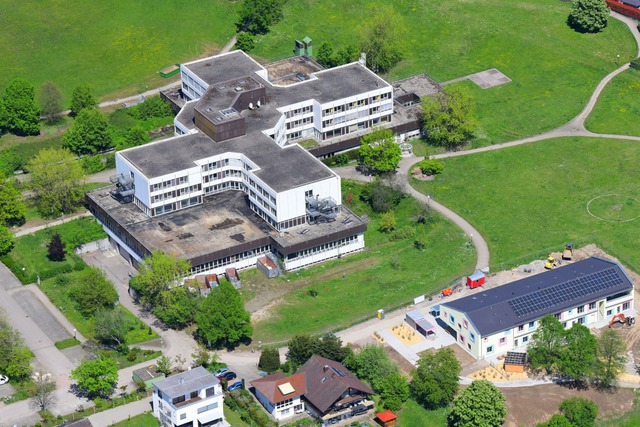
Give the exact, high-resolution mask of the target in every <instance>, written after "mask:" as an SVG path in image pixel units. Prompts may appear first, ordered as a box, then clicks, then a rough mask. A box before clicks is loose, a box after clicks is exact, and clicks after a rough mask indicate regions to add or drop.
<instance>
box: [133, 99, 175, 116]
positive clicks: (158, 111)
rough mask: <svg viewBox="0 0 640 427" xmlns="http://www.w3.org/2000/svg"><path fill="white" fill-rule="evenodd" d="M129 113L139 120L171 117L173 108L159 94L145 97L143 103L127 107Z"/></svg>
mask: <svg viewBox="0 0 640 427" xmlns="http://www.w3.org/2000/svg"><path fill="white" fill-rule="evenodd" d="M127 113H128V114H129V115H130V116H131V117H133V118H135V119H138V120H146V119H149V118H151V117H170V116H173V110H172V109H171V105H169V103H168V102H166V101H163V100H162V99H160V97H159V96H153V97H151V98H147V99H145V101H144V102H143V103H141V104H138V105H134V106H133V107H131V108H129V109H127Z"/></svg>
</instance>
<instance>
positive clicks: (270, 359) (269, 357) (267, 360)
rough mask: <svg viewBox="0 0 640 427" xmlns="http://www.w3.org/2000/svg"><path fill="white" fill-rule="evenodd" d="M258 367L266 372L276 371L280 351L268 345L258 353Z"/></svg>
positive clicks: (278, 364) (278, 365) (278, 366)
mask: <svg viewBox="0 0 640 427" xmlns="http://www.w3.org/2000/svg"><path fill="white" fill-rule="evenodd" d="M258 368H260V369H261V370H263V371H265V372H267V373H268V374H270V373H272V372H275V371H277V370H278V369H279V368H280V353H279V352H278V349H277V348H272V347H268V348H265V349H264V350H262V352H261V353H260V361H259V362H258Z"/></svg>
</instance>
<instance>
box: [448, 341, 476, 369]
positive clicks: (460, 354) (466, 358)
mask: <svg viewBox="0 0 640 427" xmlns="http://www.w3.org/2000/svg"><path fill="white" fill-rule="evenodd" d="M448 348H450V349H452V350H453V352H454V353H455V354H456V358H457V359H458V361H459V362H460V366H461V367H462V368H463V369H464V368H465V367H467V366H469V365H471V364H472V363H475V362H476V359H475V358H474V357H473V356H472V355H470V354H469V353H467V352H466V351H464V349H462V348H461V347H460V346H459V345H458V344H451V345H449V346H448Z"/></svg>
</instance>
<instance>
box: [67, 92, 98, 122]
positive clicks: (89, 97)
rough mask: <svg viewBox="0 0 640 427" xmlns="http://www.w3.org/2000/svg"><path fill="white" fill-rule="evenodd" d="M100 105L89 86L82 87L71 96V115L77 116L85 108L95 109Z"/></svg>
mask: <svg viewBox="0 0 640 427" xmlns="http://www.w3.org/2000/svg"><path fill="white" fill-rule="evenodd" d="M97 105H98V103H97V101H96V99H95V98H94V97H93V91H92V90H91V88H90V87H89V86H86V85H81V86H78V87H77V88H75V89H74V90H73V94H72V95H71V114H72V115H74V116H76V115H78V114H79V113H80V111H82V110H83V109H85V108H95V107H96V106H97Z"/></svg>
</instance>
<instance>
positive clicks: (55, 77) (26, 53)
mask: <svg viewBox="0 0 640 427" xmlns="http://www.w3.org/2000/svg"><path fill="white" fill-rule="evenodd" d="M239 4H240V3H239V2H234V1H229V0H214V1H209V2H202V1H195V0H184V1H180V2H176V1H168V0H156V1H150V0H139V1H126V0H112V1H108V2H87V1H82V0H68V1H58V0H44V1H37V0H24V1H20V2H15V1H9V0H0V10H2V15H1V16H0V24H1V27H2V31H0V58H2V65H3V67H2V74H0V88H4V86H5V85H6V83H7V82H8V81H9V80H11V79H12V78H15V77H24V78H26V79H28V80H30V81H31V82H33V83H34V84H35V85H36V86H38V87H39V86H40V85H41V84H42V83H43V82H45V81H47V80H51V81H52V82H54V83H55V84H56V85H58V87H59V88H60V89H61V90H62V92H63V94H64V95H65V99H66V101H67V102H68V101H69V100H70V96H71V92H72V91H73V89H74V88H75V87H76V86H78V85H80V84H89V85H90V86H91V87H92V88H93V89H94V91H95V93H96V94H97V95H98V96H99V97H104V96H105V95H111V96H114V95H118V94H120V95H125V94H133V93H139V92H141V91H144V90H146V89H147V88H148V87H154V86H160V85H162V84H166V83H167V80H166V79H163V78H161V77H160V76H159V75H158V73H157V71H159V70H161V69H162V68H164V67H167V66H169V65H172V64H174V63H179V62H186V61H188V60H192V59H195V58H197V57H199V56H202V55H204V54H205V53H206V54H211V53H213V52H217V50H218V49H219V48H222V47H223V46H224V45H225V44H226V43H227V42H228V41H229V39H230V38H231V37H232V36H233V34H234V33H235V26H234V22H235V20H236V13H237V8H238V6H239Z"/></svg>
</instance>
